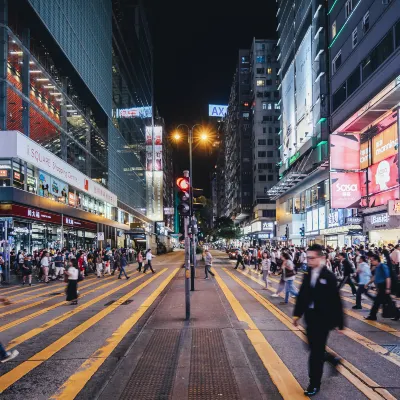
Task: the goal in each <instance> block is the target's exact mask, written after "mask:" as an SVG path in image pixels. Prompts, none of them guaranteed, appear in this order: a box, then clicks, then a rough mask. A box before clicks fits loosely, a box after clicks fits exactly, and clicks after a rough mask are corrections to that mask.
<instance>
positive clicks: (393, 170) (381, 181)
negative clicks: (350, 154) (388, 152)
mask: <svg viewBox="0 0 400 400" xmlns="http://www.w3.org/2000/svg"><path fill="white" fill-rule="evenodd" d="M397 164H398V157H397V155H396V156H392V157H389V158H387V159H386V160H382V161H380V162H377V163H375V164H373V165H371V166H370V167H369V168H368V194H374V193H378V192H382V191H384V190H388V189H390V188H392V187H394V186H396V185H398V180H399V170H398V166H397Z"/></svg>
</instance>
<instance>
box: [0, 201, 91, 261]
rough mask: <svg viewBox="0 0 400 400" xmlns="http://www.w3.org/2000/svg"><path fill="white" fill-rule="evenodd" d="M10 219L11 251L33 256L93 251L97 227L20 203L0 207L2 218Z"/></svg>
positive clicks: (9, 238) (87, 222) (9, 236)
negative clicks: (34, 253)
mask: <svg viewBox="0 0 400 400" xmlns="http://www.w3.org/2000/svg"><path fill="white" fill-rule="evenodd" d="M3 217H6V218H7V220H8V226H9V229H8V232H7V235H8V240H9V243H10V247H11V248H15V249H16V250H17V251H18V250H21V249H25V250H27V251H29V252H30V253H31V252H32V251H33V250H39V249H43V248H54V249H61V248H63V247H67V248H72V247H75V248H86V249H89V248H93V247H95V246H96V232H97V224H95V223H93V222H89V221H83V220H79V219H76V218H71V217H68V216H65V215H62V214H56V213H52V212H48V211H43V210H41V209H37V208H33V207H25V206H22V205H18V204H0V219H1V218H3Z"/></svg>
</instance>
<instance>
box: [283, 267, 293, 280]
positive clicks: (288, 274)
mask: <svg viewBox="0 0 400 400" xmlns="http://www.w3.org/2000/svg"><path fill="white" fill-rule="evenodd" d="M294 275H295V272H294V270H293V269H287V268H285V278H291V277H292V276H294Z"/></svg>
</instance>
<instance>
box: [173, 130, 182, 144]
mask: <svg viewBox="0 0 400 400" xmlns="http://www.w3.org/2000/svg"><path fill="white" fill-rule="evenodd" d="M172 137H173V139H174V140H175V141H177V142H178V141H179V140H181V134H180V133H179V132H178V131H176V132H174V134H173V135H172Z"/></svg>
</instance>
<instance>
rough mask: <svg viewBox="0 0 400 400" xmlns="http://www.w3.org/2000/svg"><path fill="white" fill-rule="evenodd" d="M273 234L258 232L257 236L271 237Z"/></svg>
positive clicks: (262, 237) (261, 237) (260, 237)
mask: <svg viewBox="0 0 400 400" xmlns="http://www.w3.org/2000/svg"><path fill="white" fill-rule="evenodd" d="M272 236H273V234H272V233H259V234H258V238H259V239H271V238H272Z"/></svg>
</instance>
